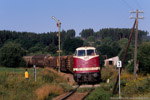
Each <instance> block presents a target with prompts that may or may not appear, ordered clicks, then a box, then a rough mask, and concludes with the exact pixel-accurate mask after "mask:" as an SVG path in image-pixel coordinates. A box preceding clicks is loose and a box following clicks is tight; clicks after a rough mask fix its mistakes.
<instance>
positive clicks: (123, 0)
mask: <svg viewBox="0 0 150 100" xmlns="http://www.w3.org/2000/svg"><path fill="white" fill-rule="evenodd" d="M121 1H122V2H123V3H124V4H126V5H127V6H128V8H129V9H130V10H133V8H132V7H131V6H130V5H129V4H128V2H126V1H125V0H121Z"/></svg>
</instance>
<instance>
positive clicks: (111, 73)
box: [101, 66, 118, 81]
mask: <svg viewBox="0 0 150 100" xmlns="http://www.w3.org/2000/svg"><path fill="white" fill-rule="evenodd" d="M117 74H118V71H117V70H116V69H113V68H112V67H111V66H105V67H104V68H102V71H101V78H102V80H103V81H106V80H107V79H110V78H116V76H117Z"/></svg>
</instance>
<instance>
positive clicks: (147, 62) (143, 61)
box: [138, 42, 150, 74]
mask: <svg viewBox="0 0 150 100" xmlns="http://www.w3.org/2000/svg"><path fill="white" fill-rule="evenodd" d="M149 51H150V42H146V43H143V44H142V45H141V46H140V48H139V52H138V60H139V71H140V72H141V73H143V74H147V73H150V52H149Z"/></svg>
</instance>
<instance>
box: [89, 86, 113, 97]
mask: <svg viewBox="0 0 150 100" xmlns="http://www.w3.org/2000/svg"><path fill="white" fill-rule="evenodd" d="M86 100H110V93H109V92H107V91H105V90H104V89H103V88H101V87H98V88H96V89H95V90H94V91H93V92H92V93H91V94H90V95H89V96H88V97H87V99H86Z"/></svg>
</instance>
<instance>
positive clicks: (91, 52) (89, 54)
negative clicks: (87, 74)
mask: <svg viewBox="0 0 150 100" xmlns="http://www.w3.org/2000/svg"><path fill="white" fill-rule="evenodd" d="M94 55H95V54H94V49H89V50H87V56H94Z"/></svg>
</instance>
